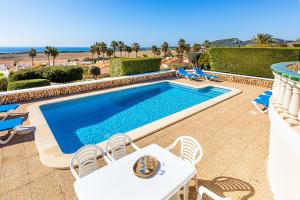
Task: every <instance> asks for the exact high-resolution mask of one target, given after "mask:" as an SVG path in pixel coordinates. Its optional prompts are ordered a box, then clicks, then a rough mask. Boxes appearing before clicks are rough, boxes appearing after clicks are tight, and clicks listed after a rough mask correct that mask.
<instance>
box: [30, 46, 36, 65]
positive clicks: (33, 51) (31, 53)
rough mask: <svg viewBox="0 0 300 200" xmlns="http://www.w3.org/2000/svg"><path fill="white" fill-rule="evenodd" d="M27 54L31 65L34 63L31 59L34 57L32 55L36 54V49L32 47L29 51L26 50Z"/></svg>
mask: <svg viewBox="0 0 300 200" xmlns="http://www.w3.org/2000/svg"><path fill="white" fill-rule="evenodd" d="M28 55H29V57H30V58H31V64H32V66H33V65H34V64H33V59H34V57H35V56H36V50H35V49H34V48H32V49H31V50H30V51H29V52H28Z"/></svg>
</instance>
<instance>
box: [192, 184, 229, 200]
mask: <svg viewBox="0 0 300 200" xmlns="http://www.w3.org/2000/svg"><path fill="white" fill-rule="evenodd" d="M204 194H206V195H207V196H209V197H210V199H213V200H231V198H225V197H220V196H218V195H217V194H215V193H213V192H212V191H210V190H209V189H207V188H206V187H204V186H201V187H200V188H199V190H198V196H197V200H203V196H204Z"/></svg>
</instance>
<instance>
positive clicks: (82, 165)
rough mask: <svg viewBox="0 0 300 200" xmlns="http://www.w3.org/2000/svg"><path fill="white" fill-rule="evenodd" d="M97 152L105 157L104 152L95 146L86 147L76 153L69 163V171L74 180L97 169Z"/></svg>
mask: <svg viewBox="0 0 300 200" xmlns="http://www.w3.org/2000/svg"><path fill="white" fill-rule="evenodd" d="M98 152H100V154H101V155H102V156H105V153H104V151H103V150H102V149H101V148H100V147H99V146H97V145H86V146H83V147H81V148H80V149H79V150H77V151H76V153H75V154H74V155H73V157H72V159H71V161H70V170H71V172H72V174H73V176H74V177H75V178H76V180H77V179H80V178H82V177H84V176H86V175H88V174H90V173H92V172H94V171H95V170H97V169H98V166H97V154H98ZM76 164H77V165H78V173H77V172H76V170H75V165H76Z"/></svg>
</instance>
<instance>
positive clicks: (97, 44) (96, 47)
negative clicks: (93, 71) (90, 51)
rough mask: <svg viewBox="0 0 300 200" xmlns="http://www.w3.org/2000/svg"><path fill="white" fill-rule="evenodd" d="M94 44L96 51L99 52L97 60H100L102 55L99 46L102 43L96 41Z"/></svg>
mask: <svg viewBox="0 0 300 200" xmlns="http://www.w3.org/2000/svg"><path fill="white" fill-rule="evenodd" d="M93 46H94V48H95V53H96V54H97V62H98V61H99V58H100V55H101V50H100V48H99V46H100V44H99V43H98V42H96V43H95V44H94V45H93Z"/></svg>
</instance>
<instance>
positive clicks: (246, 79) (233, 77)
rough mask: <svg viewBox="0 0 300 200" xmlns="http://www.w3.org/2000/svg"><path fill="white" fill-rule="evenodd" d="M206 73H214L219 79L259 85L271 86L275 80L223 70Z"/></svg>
mask: <svg viewBox="0 0 300 200" xmlns="http://www.w3.org/2000/svg"><path fill="white" fill-rule="evenodd" d="M205 73H208V74H212V75H215V76H217V77H218V80H219V81H230V82H235V83H243V84H248V85H254V86H259V87H267V88H271V87H272V85H273V82H274V80H273V79H270V78H261V77H255V76H245V75H237V74H229V73H222V72H213V71H206V72H205Z"/></svg>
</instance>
